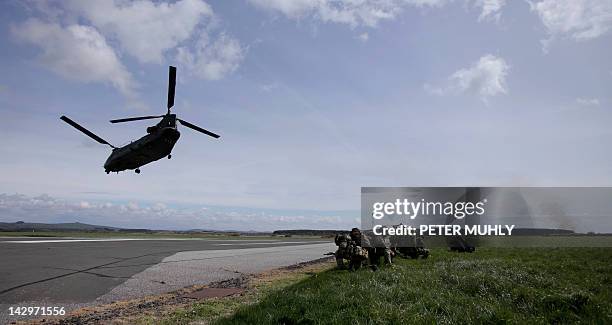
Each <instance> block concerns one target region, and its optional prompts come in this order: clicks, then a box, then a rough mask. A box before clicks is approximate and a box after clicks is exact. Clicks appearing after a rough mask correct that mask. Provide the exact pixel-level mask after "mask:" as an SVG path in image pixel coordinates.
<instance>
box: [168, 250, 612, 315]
mask: <svg viewBox="0 0 612 325" xmlns="http://www.w3.org/2000/svg"><path fill="white" fill-rule="evenodd" d="M396 262H397V264H396V266H395V267H393V268H390V267H384V268H382V269H381V270H379V271H378V272H372V271H369V270H365V269H362V270H360V271H358V272H354V273H349V272H347V271H340V270H335V269H334V270H327V271H324V272H321V273H318V274H317V275H316V276H307V277H305V278H301V279H293V282H290V283H285V284H284V285H277V286H276V287H274V288H270V289H268V291H266V292H265V294H260V295H259V296H257V297H255V298H254V299H250V300H249V299H246V300H245V298H244V297H240V298H231V299H222V300H215V301H214V302H209V301H205V302H202V303H198V304H195V305H194V306H193V308H192V309H190V310H183V311H180V312H177V313H175V314H173V315H172V318H171V322H169V323H172V322H173V323H189V322H193V321H198V320H204V321H206V322H213V323H217V324H279V323H284V324H320V323H336V324H388V323H391V324H393V323H395V324H413V323H416V324H433V323H437V324H471V323H514V324H523V323H541V324H544V323H579V322H582V323H597V324H606V323H607V324H611V323H612V249H610V248H482V249H479V250H478V251H477V252H476V253H473V254H468V253H464V254H461V253H451V252H447V251H446V250H444V249H435V250H433V252H432V257H430V258H429V259H427V260H401V259H397V260H396ZM224 302H225V303H226V304H225V305H224ZM232 311H233V312H232ZM224 315H225V316H224Z"/></svg>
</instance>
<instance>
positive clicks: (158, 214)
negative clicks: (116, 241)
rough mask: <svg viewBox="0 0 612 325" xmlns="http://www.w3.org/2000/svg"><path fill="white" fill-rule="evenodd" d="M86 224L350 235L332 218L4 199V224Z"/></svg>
mask: <svg viewBox="0 0 612 325" xmlns="http://www.w3.org/2000/svg"><path fill="white" fill-rule="evenodd" d="M19 220H22V221H26V222H48V223H58V222H75V221H78V222H82V223H87V224H94V225H99V226H111V227H123V228H148V229H183V230H186V229H216V230H259V231H272V230H277V229H347V228H350V227H352V226H353V223H352V222H353V221H352V220H351V219H350V218H346V217H341V216H337V215H335V214H333V213H332V214H329V213H316V212H313V213H311V214H304V213H303V212H299V213H295V214H292V213H290V212H284V213H273V212H266V211H261V210H253V209H249V210H248V211H245V209H241V210H240V211H239V212H238V211H226V210H224V209H221V210H217V209H213V208H205V207H198V206H195V207H191V208H170V207H168V206H167V205H165V204H164V203H161V202H157V203H154V204H138V203H136V202H129V203H127V204H111V203H108V202H90V201H75V202H72V201H70V200H63V199H58V198H54V197H51V196H48V195H41V196H35V197H31V196H26V195H21V194H13V195H9V194H2V193H0V222H16V221H19Z"/></svg>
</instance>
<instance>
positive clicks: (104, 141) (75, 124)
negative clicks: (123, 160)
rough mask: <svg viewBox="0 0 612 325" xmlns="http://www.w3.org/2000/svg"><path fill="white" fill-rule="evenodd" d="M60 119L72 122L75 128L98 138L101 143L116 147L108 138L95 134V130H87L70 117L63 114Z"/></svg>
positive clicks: (95, 138) (93, 137)
mask: <svg viewBox="0 0 612 325" xmlns="http://www.w3.org/2000/svg"><path fill="white" fill-rule="evenodd" d="M60 119H61V120H62V121H64V122H66V123H68V124H70V125H71V126H72V127H74V128H75V129H77V130H79V131H81V132H83V133H85V135H87V136H89V137H90V138H92V139H94V140H96V141H97V142H98V143H100V144H106V145H109V146H111V147H112V148H116V147H115V146H113V145H112V144H110V143H108V142H107V141H106V140H104V139H102V138H100V137H99V136H97V135H95V134H94V133H93V132H91V131H89V130H87V129H86V128H84V127H82V126H80V125H79V124H78V123H77V122H75V121H73V120H71V119H69V118H68V117H66V116H64V115H62V117H60Z"/></svg>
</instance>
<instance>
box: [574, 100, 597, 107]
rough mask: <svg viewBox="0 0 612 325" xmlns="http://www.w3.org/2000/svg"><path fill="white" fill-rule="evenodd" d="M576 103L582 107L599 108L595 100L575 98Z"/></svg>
mask: <svg viewBox="0 0 612 325" xmlns="http://www.w3.org/2000/svg"><path fill="white" fill-rule="evenodd" d="M576 103H578V104H579V105H582V106H599V104H600V103H599V99H597V98H576Z"/></svg>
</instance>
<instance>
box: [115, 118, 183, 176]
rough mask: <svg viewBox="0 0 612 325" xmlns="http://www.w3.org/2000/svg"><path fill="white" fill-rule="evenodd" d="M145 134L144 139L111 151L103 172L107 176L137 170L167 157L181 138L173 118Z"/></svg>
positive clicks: (165, 120)
mask: <svg viewBox="0 0 612 325" xmlns="http://www.w3.org/2000/svg"><path fill="white" fill-rule="evenodd" d="M172 115H173V114H172ZM147 132H148V134H147V135H145V136H144V137H142V138H140V139H138V140H136V141H133V142H131V143H129V144H127V145H125V146H123V147H120V148H115V149H113V152H112V153H111V154H110V156H109V157H108V159H107V160H106V162H105V163H104V170H105V171H106V173H107V174H108V173H110V172H120V171H123V170H127V169H137V168H138V167H140V166H143V165H146V164H148V163H150V162H153V161H156V160H159V159H161V158H164V157H169V155H170V153H171V152H172V148H174V145H175V144H176V142H177V141H178V139H179V137H180V136H181V134H180V132H179V131H178V130H177V129H176V123H175V122H174V116H172V117H171V118H164V119H162V121H161V122H160V123H159V124H157V125H155V126H152V127H149V128H148V129H147ZM137 172H138V170H137Z"/></svg>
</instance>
